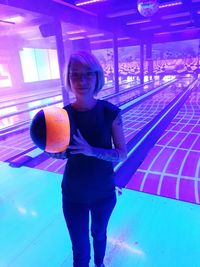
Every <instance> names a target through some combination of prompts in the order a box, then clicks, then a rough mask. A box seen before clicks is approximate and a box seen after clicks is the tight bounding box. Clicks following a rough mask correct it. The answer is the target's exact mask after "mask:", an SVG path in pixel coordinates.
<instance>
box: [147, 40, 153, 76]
mask: <svg viewBox="0 0 200 267" xmlns="http://www.w3.org/2000/svg"><path fill="white" fill-rule="evenodd" d="M146 60H147V62H148V76H149V79H150V80H152V79H153V59H152V43H147V44H146Z"/></svg>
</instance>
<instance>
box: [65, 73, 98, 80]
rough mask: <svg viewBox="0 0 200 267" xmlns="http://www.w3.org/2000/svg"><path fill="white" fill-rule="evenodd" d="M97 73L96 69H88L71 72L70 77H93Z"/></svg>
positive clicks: (73, 78) (74, 78)
mask: <svg viewBox="0 0 200 267" xmlns="http://www.w3.org/2000/svg"><path fill="white" fill-rule="evenodd" d="M95 75H96V72H94V71H87V72H71V73H69V78H70V79H72V80H76V79H77V80H78V79H82V78H85V79H92V78H93V77H94V76H95Z"/></svg>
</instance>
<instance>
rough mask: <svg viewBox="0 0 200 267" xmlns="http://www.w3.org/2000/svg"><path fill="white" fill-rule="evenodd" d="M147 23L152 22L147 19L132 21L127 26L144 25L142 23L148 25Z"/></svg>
mask: <svg viewBox="0 0 200 267" xmlns="http://www.w3.org/2000/svg"><path fill="white" fill-rule="evenodd" d="M147 22H151V20H150V19H145V20H136V21H130V22H127V23H126V25H134V24H142V23H147Z"/></svg>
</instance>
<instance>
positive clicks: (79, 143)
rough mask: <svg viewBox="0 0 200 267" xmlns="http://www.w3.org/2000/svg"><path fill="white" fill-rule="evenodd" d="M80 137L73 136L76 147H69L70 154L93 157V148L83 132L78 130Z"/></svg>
mask: <svg viewBox="0 0 200 267" xmlns="http://www.w3.org/2000/svg"><path fill="white" fill-rule="evenodd" d="M77 133H78V135H73V139H74V145H71V146H69V147H68V148H69V149H70V154H84V155H86V156H92V147H91V146H90V145H89V144H88V142H87V141H86V140H85V139H84V137H83V136H82V134H81V132H80V131H79V130H77Z"/></svg>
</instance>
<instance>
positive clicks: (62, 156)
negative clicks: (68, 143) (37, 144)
mask: <svg viewBox="0 0 200 267" xmlns="http://www.w3.org/2000/svg"><path fill="white" fill-rule="evenodd" d="M46 153H47V154H48V155H49V156H50V157H51V158H55V159H66V157H67V156H66V151H63V152H60V153H49V152H46Z"/></svg>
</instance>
